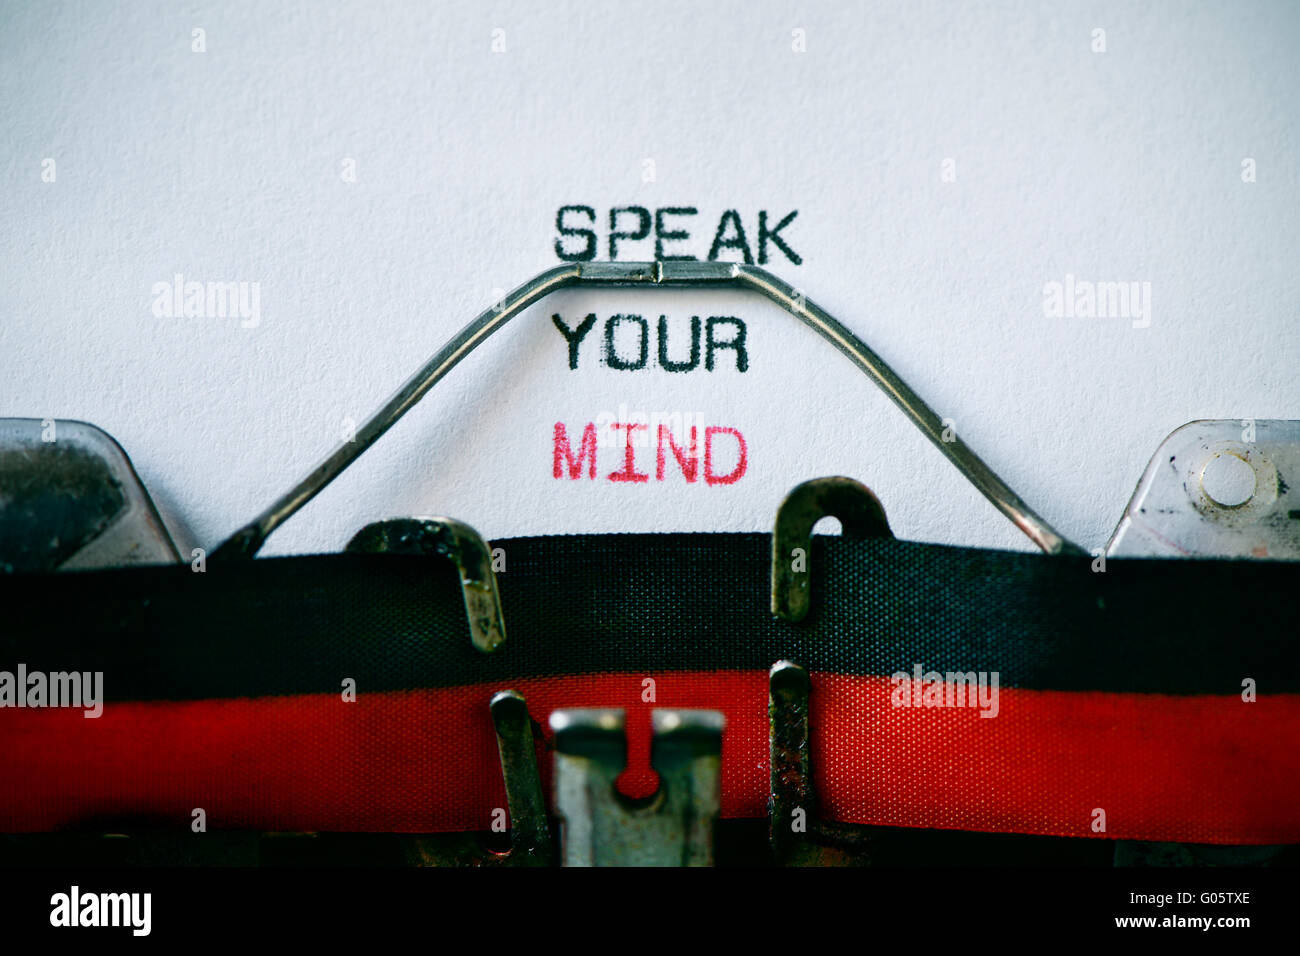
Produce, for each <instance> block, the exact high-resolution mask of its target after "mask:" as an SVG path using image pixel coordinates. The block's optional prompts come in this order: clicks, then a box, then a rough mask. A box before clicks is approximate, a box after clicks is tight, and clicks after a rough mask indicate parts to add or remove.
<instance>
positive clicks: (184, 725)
mask: <svg viewBox="0 0 1300 956" xmlns="http://www.w3.org/2000/svg"><path fill="white" fill-rule="evenodd" d="M579 286H581V287H611V286H612V287H626V286H635V287H639V288H644V289H659V288H669V287H682V286H711V287H722V288H730V289H733V290H736V291H737V292H747V293H757V294H759V295H761V296H764V297H766V298H767V299H769V300H770V301H772V302H774V303H776V304H777V305H779V306H780V307H781V308H783V309H784V310H785V311H786V312H788V313H789V314H790V316H792V317H794V318H795V319H798V320H799V321H800V322H802V323H804V324H805V325H807V326H809V327H811V328H812V329H814V330H815V331H816V332H817V333H818V334H819V335H820V336H821V337H822V338H824V339H825V340H826V341H827V342H828V343H830V344H831V345H833V346H834V347H835V348H836V349H837V350H838V351H839V352H841V353H843V355H844V356H845V357H846V358H847V359H848V360H849V361H850V362H852V363H853V364H854V365H855V366H857V367H858V368H859V369H860V370H861V371H862V372H863V373H864V374H866V375H867V376H868V377H869V378H870V379H871V380H872V381H874V382H875V383H876V384H877V385H878V386H880V388H882V389H883V390H884V391H885V392H886V393H887V394H888V396H889V397H890V398H891V399H892V401H893V402H894V404H895V405H897V407H898V408H899V410H901V411H902V413H903V414H904V415H906V416H907V417H908V418H909V419H910V420H911V421H912V422H913V423H914V424H915V425H916V426H917V427H918V428H919V429H921V431H922V432H924V433H925V435H926V436H927V437H928V438H929V439H930V440H931V441H932V442H933V443H934V444H935V445H936V446H937V447H938V448H939V450H940V451H941V452H942V453H943V454H944V455H945V456H946V457H947V458H948V460H949V461H950V462H951V463H952V464H953V465H954V466H955V467H957V468H958V469H959V470H960V471H961V472H962V473H963V474H964V475H965V476H966V477H967V478H968V479H969V480H970V481H971V482H972V483H973V484H974V485H975V486H976V487H977V488H978V489H979V490H980V491H981V492H982V493H983V494H984V495H985V496H986V497H987V498H988V499H989V500H990V501H991V502H992V503H993V504H994V505H995V506H996V507H997V508H998V509H999V510H1000V511H1001V512H1002V513H1003V514H1005V515H1006V517H1007V518H1008V519H1010V520H1011V521H1013V522H1014V523H1015V524H1016V526H1017V527H1019V528H1020V529H1021V530H1022V531H1023V532H1024V533H1025V534H1026V535H1027V536H1028V537H1029V538H1030V539H1031V540H1032V541H1033V542H1034V543H1035V544H1036V545H1037V546H1038V547H1039V548H1040V549H1041V550H1042V552H1044V553H1043V554H1041V555H1037V554H1032V553H1030V554H1022V553H1012V552H1005V551H993V550H983V549H976V548H959V547H949V546H939V545H931V544H924V543H918V542H910V541H901V540H896V539H895V538H894V537H893V535H892V533H891V530H890V526H889V523H888V521H887V519H886V506H887V505H888V502H884V503H883V504H882V502H881V501H879V500H877V498H876V496H875V495H874V494H873V493H872V492H871V491H870V490H869V489H868V487H867V486H866V485H864V484H863V483H861V482H860V481H857V480H854V479H851V478H846V477H817V476H814V475H808V476H800V477H803V478H806V479H807V480H804V481H802V482H801V483H799V484H797V485H795V486H794V487H793V488H792V490H791V491H790V493H789V495H788V497H786V498H785V500H784V501H782V502H775V501H774V502H773V503H772V513H773V530H772V533H771V534H770V535H766V534H689V533H672V534H624V535H597V534H591V535H562V536H542V537H528V538H514V539H509V540H498V541H492V542H487V541H484V540H483V539H482V537H480V535H479V534H478V533H477V532H476V531H475V530H474V528H473V527H472V523H473V516H472V515H459V516H458V518H461V519H464V520H455V519H452V518H445V517H401V518H396V519H393V520H386V521H379V522H378V523H375V524H371V525H368V526H366V527H364V528H361V529H359V530H358V531H357V533H356V535H355V537H354V538H353V539H352V541H351V543H350V544H349V545H348V546H347V548H346V550H345V551H344V552H343V553H339V554H327V555H313V556H300V557H280V558H258V557H256V555H257V553H258V551H259V549H260V548H261V546H262V544H263V543H264V542H265V541H266V539H267V537H268V536H269V535H270V534H272V533H273V532H274V531H275V530H276V529H277V528H278V527H279V526H280V525H281V524H282V523H284V522H285V521H287V520H288V519H289V518H290V517H292V516H293V514H294V513H295V512H296V511H297V510H298V509H299V508H301V507H302V506H303V505H304V504H305V503H306V502H307V501H309V500H310V499H311V498H312V497H313V496H314V495H316V494H317V493H318V492H319V491H320V490H321V489H322V488H323V487H325V486H326V484H328V483H329V482H330V481H331V480H333V479H334V478H335V477H336V476H337V475H338V474H339V473H340V472H341V471H343V469H344V468H346V467H347V466H348V465H349V464H350V463H351V462H353V461H354V460H355V459H356V458H357V457H358V456H360V455H361V454H362V453H364V452H365V450H366V449H367V448H369V447H370V445H372V444H373V443H374V442H376V441H377V440H378V439H379V438H380V437H381V436H382V435H383V434H384V432H385V431H386V430H387V429H388V428H389V427H390V426H391V425H392V424H393V423H394V422H395V421H397V419H398V418H400V417H401V416H402V415H403V414H404V413H405V412H406V411H407V410H408V409H410V408H411V407H412V406H413V405H414V404H415V403H416V402H418V401H419V400H420V398H421V397H422V396H423V395H425V393H427V392H428V391H429V390H430V389H431V388H432V387H433V386H434V385H435V384H437V383H438V382H439V381H440V380H441V379H442V378H443V377H444V376H445V375H447V374H448V373H449V372H450V371H451V370H452V369H453V368H454V367H455V366H456V364H457V363H458V362H460V360H461V359H463V358H464V357H465V356H467V355H468V354H469V353H470V352H471V351H472V350H473V349H475V348H476V347H477V346H478V345H479V344H480V343H482V342H483V341H484V340H485V339H486V338H487V337H488V336H490V335H491V334H492V333H493V332H494V331H496V330H497V329H499V328H501V327H502V326H503V325H504V324H505V323H506V322H508V321H509V320H510V319H511V318H512V317H514V316H516V315H517V314H519V313H520V312H521V311H522V310H523V309H525V308H526V307H527V306H529V305H530V304H532V303H534V302H537V301H538V300H540V299H542V298H543V297H545V296H546V295H548V294H549V293H551V292H553V291H556V290H559V289H562V288H572V287H579ZM1243 411H1245V410H1243ZM1172 424H1175V423H1171V425H1172ZM557 467H559V465H557ZM859 477H865V478H867V480H868V481H869V479H870V476H859ZM1298 482H1300V422H1295V421H1278V420H1263V419H1261V420H1253V419H1242V420H1233V421H1195V422H1191V423H1189V424H1185V425H1182V426H1181V427H1178V428H1176V429H1174V430H1173V431H1172V433H1171V434H1170V435H1169V437H1168V438H1167V439H1166V440H1165V442H1164V443H1163V444H1162V445H1161V446H1160V447H1159V448H1157V449H1155V451H1154V454H1153V455H1152V457H1151V460H1150V464H1149V465H1148V467H1147V469H1146V471H1145V473H1144V474H1143V475H1142V478H1141V480H1140V481H1139V482H1138V485H1137V488H1136V490H1135V492H1134V494H1133V496H1132V499H1131V501H1130V502H1129V503H1128V505H1127V507H1126V508H1124V509H1123V510H1122V513H1120V515H1119V520H1118V524H1117V525H1116V528H1115V532H1114V535H1113V537H1112V538H1111V540H1110V542H1109V544H1108V546H1107V547H1106V548H1104V549H1099V550H1097V551H1095V552H1091V553H1090V552H1087V551H1084V550H1083V549H1081V548H1079V547H1077V546H1075V545H1074V544H1072V543H1071V542H1069V541H1068V540H1066V539H1065V538H1064V537H1062V536H1061V535H1060V534H1058V533H1057V532H1056V531H1055V530H1054V529H1053V528H1052V527H1051V526H1050V525H1049V524H1048V523H1047V522H1046V521H1045V520H1044V519H1043V518H1041V517H1040V516H1039V515H1038V514H1036V513H1035V512H1034V511H1033V510H1032V509H1031V508H1030V507H1029V506H1028V505H1026V504H1025V502H1023V501H1022V500H1021V499H1020V498H1019V497H1018V496H1017V495H1016V494H1015V493H1014V492H1013V491H1012V490H1011V489H1010V488H1008V487H1007V486H1006V484H1004V483H1003V482H1002V480H1001V479H999V478H998V476H997V475H995V474H994V473H993V472H992V471H991V470H990V469H989V468H988V467H987V466H986V465H985V464H984V463H983V462H982V461H981V460H980V458H978V457H977V456H976V455H975V453H974V452H973V451H972V450H971V449H970V448H969V447H967V445H966V444H965V443H964V442H963V440H962V439H961V437H960V436H957V435H955V434H953V433H952V430H951V429H950V428H947V427H946V426H945V424H944V422H943V421H941V420H940V419H939V417H938V416H937V415H936V414H935V413H934V412H933V411H932V410H931V409H930V407H929V406H927V405H926V404H925V403H924V402H923V401H922V400H921V399H920V398H919V397H918V396H917V395H916V394H915V392H913V391H912V389H911V388H909V387H908V386H907V384H905V383H904V382H903V381H902V380H901V379H900V378H899V377H898V376H897V375H895V374H894V373H893V372H892V371H891V369H890V368H889V367H888V366H887V365H886V364H885V362H884V361H882V359H881V358H880V357H879V356H878V355H876V354H875V353H874V352H873V351H872V350H871V349H869V348H868V347H867V346H866V344H864V343H863V342H862V341H861V340H860V339H859V338H858V337H857V336H856V335H855V334H854V333H853V332H851V331H850V330H849V329H848V328H846V327H845V326H844V325H843V324H841V323H840V322H839V321H837V320H836V319H835V318H834V317H832V316H831V315H830V314H828V313H827V312H826V311H825V310H823V309H822V308H820V307H819V306H817V305H816V304H815V303H813V302H812V301H810V300H809V299H808V298H807V297H806V296H804V295H803V294H802V293H801V292H800V291H798V290H796V289H795V288H794V287H792V286H791V285H789V284H788V283H786V282H784V281H782V280H781V279H780V278H778V277H777V276H775V275H773V274H771V273H770V272H768V271H766V270H764V269H762V268H760V267H757V266H749V265H737V264H730V263H713V262H682V261H666V262H651V263H622V262H606V263H598V262H591V263H571V264H566V265H563V266H560V267H557V268H554V269H551V270H550V271H547V272H545V273H543V274H541V275H539V276H537V277H536V278H534V279H533V280H531V281H529V282H527V283H525V284H524V285H522V286H520V287H519V288H517V289H516V290H514V291H513V292H511V293H509V294H508V295H506V296H505V297H504V298H503V299H502V300H501V301H500V302H498V303H497V304H496V305H495V306H494V307H493V308H491V309H489V310H487V311H486V312H484V313H483V314H482V315H480V316H479V317H478V318H476V319H475V320H474V321H473V322H471V323H470V324H469V325H468V326H466V327H465V329H464V330H463V331H462V332H461V333H460V334H458V335H457V336H456V337H455V338H453V339H452V340H451V341H450V342H448V343H447V344H446V346H445V347H444V348H443V349H442V350H441V351H440V352H439V353H438V354H437V355H435V356H434V357H433V358H432V359H430V360H429V362H428V363H427V364H425V365H424V366H423V367H422V368H420V369H419V370H418V371H417V372H416V373H415V374H414V375H413V376H412V377H411V378H410V379H409V380H408V381H407V382H406V383H405V384H404V385H403V386H402V387H401V389H400V390H399V391H398V392H397V393H396V394H394V395H393V396H392V397H391V398H390V399H389V400H388V401H387V402H386V403H385V404H384V405H383V406H382V407H381V408H380V409H379V410H378V411H377V412H375V413H374V415H373V416H372V417H371V418H370V419H369V420H368V421H367V422H365V423H364V424H363V425H362V426H361V427H359V428H358V429H357V431H356V433H355V436H354V437H353V438H352V440H350V441H347V442H345V443H343V444H342V445H341V446H340V447H339V448H338V450H337V451H335V452H334V453H333V454H332V455H330V456H329V457H328V458H327V459H326V460H324V461H323V462H322V463H321V464H320V465H319V466H317V467H316V468H315V469H314V470H312V471H311V472H310V473H309V474H308V475H307V476H306V478H304V479H303V480H302V481H301V482H300V483H299V484H298V485H297V486H295V487H294V488H292V489H291V490H290V491H288V492H287V493H286V494H284V495H283V496H281V497H280V498H279V499H277V500H276V501H275V502H274V503H273V504H272V505H271V506H270V507H268V508H267V509H266V510H265V511H264V512H263V513H262V514H261V515H259V516H258V517H257V518H256V519H255V520H254V521H252V522H251V523H249V524H248V525H246V526H245V527H243V528H241V529H239V530H238V531H236V532H235V533H234V534H233V535H231V536H230V537H229V539H228V540H227V541H226V542H225V543H224V544H222V545H221V546H220V547H219V548H216V549H215V550H213V551H212V553H210V554H208V553H205V552H204V551H203V550H201V549H194V550H193V552H192V553H190V554H181V553H179V552H178V549H177V548H176V546H175V545H174V544H173V542H172V540H171V538H170V537H169V535H168V532H167V530H166V528H165V526H164V524H163V522H162V520H161V519H160V518H159V515H158V513H157V512H156V510H155V508H154V506H153V505H152V503H151V501H150V497H149V494H148V492H147V491H146V489H145V488H144V487H143V486H142V484H141V482H140V480H139V479H138V477H137V476H136V474H135V472H134V471H133V469H132V466H131V463H130V461H129V459H128V458H127V456H126V454H125V452H124V451H123V450H122V449H121V448H120V447H119V446H118V444H117V443H116V442H115V441H114V440H113V438H112V437H111V436H109V435H107V434H105V433H104V432H103V431H101V430H99V429H98V428H96V427H95V426H94V425H91V424H86V423H80V422H73V421H65V420H62V419H49V418H47V419H7V420H3V421H2V422H0V571H3V572H4V573H3V574H0V590H2V592H3V597H2V598H0V603H2V605H3V607H4V622H5V624H4V627H3V629H0V668H4V669H5V671H6V673H4V674H3V675H0V704H3V709H0V753H3V759H4V763H5V773H4V776H3V782H0V832H3V833H4V834H5V836H4V837H0V860H2V861H3V862H5V863H9V864H14V863H18V864H46V863H53V862H63V863H68V862H75V863H78V864H82V863H87V862H92V863H93V862H99V863H192V864H219V863H245V864H258V863H260V864H278V863H338V862H381V863H409V864H415V865H450V866H560V865H575V866H586V865H602V866H603V865H656V866H699V865H712V864H718V865H734V864H742V865H769V864H772V865H785V866H790V865H860V864H871V863H923V864H924V863H972V862H978V863H987V862H1001V863H1058V864H1060V863H1065V864H1086V865H1097V866H1109V865H1121V866H1122V865H1132V864H1169V865H1214V864H1238V865H1240V864H1252V865H1253V864H1278V863H1288V862H1289V863H1294V862H1295V861H1296V844H1297V843H1300V801H1298V800H1297V797H1296V790H1297V785H1300V668H1297V666H1296V665H1297V663H1300V654H1298V653H1297V634H1298V633H1300V603H1298V602H1297V601H1296V594H1297V593H1298V592H1297V585H1300V565H1297V563H1296V562H1297V560H1298V559H1300V499H1298V498H1297V492H1296V491H1295V490H1294V488H1295V487H1296V486H1297V483H1298ZM1098 504H1099V506H1101V507H1104V506H1105V503H1098ZM376 510H377V511H381V510H382V508H381V506H380V505H379V504H378V503H376ZM1116 511H1117V512H1119V511H1120V509H1119V508H1118V507H1117V508H1116ZM828 515H829V516H834V517H836V518H838V519H839V521H840V523H841V526H842V529H843V534H842V535H840V536H828V535H813V534H812V530H813V527H814V525H815V524H816V523H817V522H818V521H819V520H820V519H822V518H823V517H825V516H828ZM11 668H12V669H11Z"/></svg>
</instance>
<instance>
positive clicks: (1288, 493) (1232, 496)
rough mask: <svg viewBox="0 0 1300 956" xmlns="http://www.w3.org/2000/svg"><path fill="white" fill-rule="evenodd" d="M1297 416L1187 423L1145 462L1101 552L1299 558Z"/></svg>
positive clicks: (1299, 440) (1299, 437)
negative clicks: (1138, 478) (1295, 417)
mask: <svg viewBox="0 0 1300 956" xmlns="http://www.w3.org/2000/svg"><path fill="white" fill-rule="evenodd" d="M1297 482H1300V421H1282V420H1266V419H1259V420H1258V421H1255V420H1251V419H1245V420H1243V421H1234V420H1228V421H1196V422H1189V423H1188V424H1186V425H1183V426H1182V427H1181V428H1178V429H1176V430H1175V431H1174V432H1173V433H1172V434H1170V435H1169V437H1168V438H1166V439H1165V440H1164V441H1163V442H1161V444H1160V447H1159V448H1158V449H1157V450H1156V453H1155V455H1154V456H1152V458H1151V462H1150V464H1148V465H1147V468H1146V472H1145V473H1144V474H1143V475H1142V478H1141V480H1140V481H1139V482H1138V485H1137V489H1136V490H1135V491H1134V492H1133V498H1132V500H1131V501H1130V502H1129V504H1128V507H1127V508H1126V509H1125V510H1124V515H1123V517H1122V518H1120V521H1119V524H1118V526H1117V527H1116V528H1115V533H1114V534H1113V535H1112V536H1111V539H1110V543H1109V544H1108V545H1107V547H1106V553H1107V554H1108V555H1111V556H1122V557H1157V556H1179V555H1186V556H1195V557H1217V558H1228V557H1232V558H1238V557H1239V558H1257V559H1258V558H1278V559H1286V560H1292V561H1294V560H1300V491H1297V490H1296V483H1297Z"/></svg>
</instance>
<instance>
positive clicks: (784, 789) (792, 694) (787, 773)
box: [767, 661, 870, 866]
mask: <svg viewBox="0 0 1300 956" xmlns="http://www.w3.org/2000/svg"><path fill="white" fill-rule="evenodd" d="M811 689H812V682H811V681H810V680H809V678H808V672H807V671H806V670H804V669H803V668H802V667H800V666H799V665H798V664H795V663H792V662H791V661H778V662H777V663H776V664H773V665H772V670H771V671H770V672H769V675H768V698H767V714H768V721H769V733H770V737H769V741H770V748H771V749H770V753H769V757H770V761H771V772H772V778H771V792H770V797H769V809H770V811H771V820H770V824H769V827H770V828H769V836H770V840H771V844H772V854H773V856H774V857H775V858H776V862H777V864H778V865H781V866H861V865H865V864H866V863H868V862H869V861H868V858H867V849H868V845H869V839H870V837H869V831H868V830H866V829H865V828H863V827H857V826H853V825H852V824H842V823H832V822H828V821H825V820H821V819H820V818H818V816H817V794H816V792H815V791H814V789H813V776H812V747H811V740H810V732H809V721H808V712H809V696H810V693H811Z"/></svg>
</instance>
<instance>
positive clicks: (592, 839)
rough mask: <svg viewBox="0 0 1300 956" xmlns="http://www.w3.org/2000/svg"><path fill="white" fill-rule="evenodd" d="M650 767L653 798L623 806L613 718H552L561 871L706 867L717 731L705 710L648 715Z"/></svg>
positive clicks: (718, 753) (620, 742)
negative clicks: (654, 776)
mask: <svg viewBox="0 0 1300 956" xmlns="http://www.w3.org/2000/svg"><path fill="white" fill-rule="evenodd" d="M651 722H652V724H653V729H654V739H653V742H652V745H651V764H652V766H653V767H654V769H655V770H656V771H657V772H658V774H659V789H658V790H657V791H656V792H655V793H654V795H653V796H651V797H649V798H647V799H645V800H635V801H634V800H629V799H627V798H625V797H623V796H622V795H621V794H620V793H619V792H618V788H617V783H616V781H617V780H618V776H619V774H620V773H622V771H623V768H624V766H626V764H627V738H626V736H625V734H624V712H623V711H622V710H585V709H574V710H557V711H555V712H554V713H553V714H551V729H552V730H553V731H554V732H555V810H556V813H557V814H558V816H559V817H560V820H561V827H560V833H561V841H560V842H561V851H560V857H561V860H562V862H563V864H564V865H565V866H712V865H713V826H714V822H715V820H716V818H717V816H718V811H719V808H720V805H721V792H720V790H721V775H722V729H723V725H724V718H723V716H722V714H721V713H719V712H717V711H713V710H655V711H654V712H653V713H652V714H651Z"/></svg>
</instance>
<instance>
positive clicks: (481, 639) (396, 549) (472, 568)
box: [346, 518, 506, 654]
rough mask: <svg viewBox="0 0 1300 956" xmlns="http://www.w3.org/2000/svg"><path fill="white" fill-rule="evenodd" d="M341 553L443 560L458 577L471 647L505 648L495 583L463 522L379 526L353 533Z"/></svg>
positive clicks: (476, 537)
mask: <svg viewBox="0 0 1300 956" xmlns="http://www.w3.org/2000/svg"><path fill="white" fill-rule="evenodd" d="M346 550H348V551H356V552H362V553H367V554H373V553H377V552H387V553H391V554H434V555H438V556H439V557H444V558H449V559H450V560H451V561H453V562H454V563H455V565H456V569H457V570H458V571H459V572H460V592H461V596H462V597H464V599H465V615H466V616H467V617H468V618H469V633H470V639H471V640H472V641H473V642H474V646H475V647H476V648H478V649H479V650H480V651H482V652H483V653H485V654H490V653H491V652H492V651H495V650H496V649H497V648H498V647H500V646H501V645H502V644H504V643H505V640H506V622H505V616H504V615H503V614H502V613H501V595H500V594H499V593H498V592H497V577H496V575H495V574H493V573H492V553H491V551H490V550H489V549H488V546H487V542H486V541H484V540H483V538H482V536H481V535H480V534H479V533H478V532H477V531H475V530H474V529H473V528H471V527H470V526H469V525H467V524H465V523H464V522H461V521H457V520H456V519H455V518H394V519H392V520H391V521H379V522H376V523H375V524H368V525H366V526H365V527H364V528H362V529H361V530H360V531H358V532H357V533H356V534H355V535H354V536H353V538H352V540H351V541H349V542H348V546H347V549H346Z"/></svg>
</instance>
